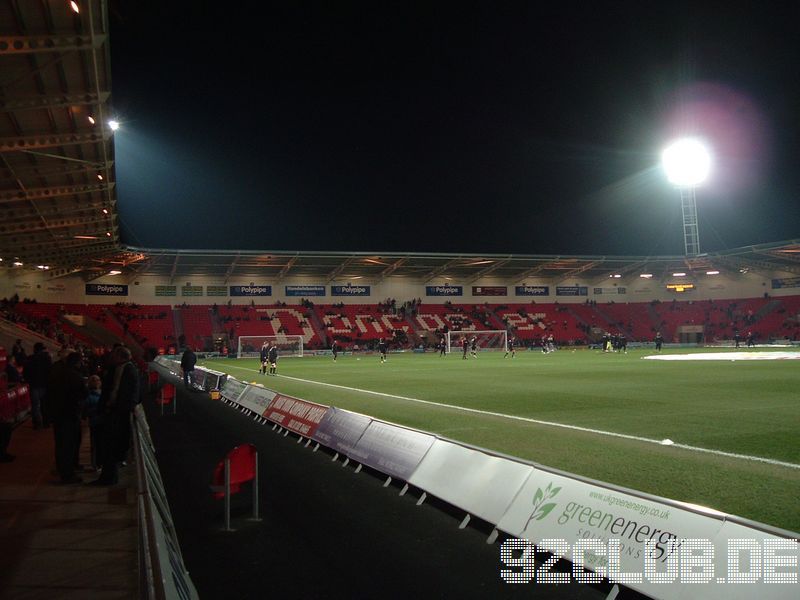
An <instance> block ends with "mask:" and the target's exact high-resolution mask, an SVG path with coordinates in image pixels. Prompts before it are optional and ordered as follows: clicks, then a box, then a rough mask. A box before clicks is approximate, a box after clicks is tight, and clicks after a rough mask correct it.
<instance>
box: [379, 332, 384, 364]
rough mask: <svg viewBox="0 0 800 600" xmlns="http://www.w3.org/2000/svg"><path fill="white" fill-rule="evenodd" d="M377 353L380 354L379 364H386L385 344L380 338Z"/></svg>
mask: <svg viewBox="0 0 800 600" xmlns="http://www.w3.org/2000/svg"><path fill="white" fill-rule="evenodd" d="M378 352H380V353H381V364H383V363H385V362H386V342H385V341H383V338H381V339H380V340H379V341H378Z"/></svg>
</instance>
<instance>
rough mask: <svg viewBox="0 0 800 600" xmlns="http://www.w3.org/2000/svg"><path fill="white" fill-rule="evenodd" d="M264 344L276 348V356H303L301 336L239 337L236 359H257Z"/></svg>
mask: <svg viewBox="0 0 800 600" xmlns="http://www.w3.org/2000/svg"><path fill="white" fill-rule="evenodd" d="M264 342H272V343H274V344H276V345H277V346H278V356H281V357H285V356H303V336H302V335H241V336H239V348H238V349H237V350H236V358H258V356H259V355H260V353H261V346H262V345H263V344H264Z"/></svg>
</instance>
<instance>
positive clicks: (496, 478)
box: [408, 439, 533, 524]
mask: <svg viewBox="0 0 800 600" xmlns="http://www.w3.org/2000/svg"><path fill="white" fill-rule="evenodd" d="M532 472H533V467H532V466H530V465H526V464H523V463H518V462H515V461H511V460H508V459H505V458H500V457H497V456H492V455H490V454H486V453H485V452H480V451H478V450H473V449H472V448H466V447H465V446H461V445H459V444H454V443H452V442H448V441H445V440H439V439H437V440H436V441H435V442H434V443H433V446H431V448H430V450H428V453H427V454H426V455H425V458H424V459H423V460H422V462H421V463H420V464H419V466H418V467H417V469H416V471H414V473H413V474H412V475H411V478H410V479H409V480H408V482H409V483H411V484H412V485H414V486H416V487H418V488H420V489H422V490H425V491H426V492H428V493H429V494H432V495H434V496H436V497H437V498H441V499H442V500H445V501H446V502H449V503H450V504H452V505H453V506H457V507H458V508H461V509H463V510H465V511H467V512H468V513H470V514H471V515H475V516H478V517H480V518H481V519H483V520H485V521H488V522H489V523H493V524H496V523H498V522H499V521H500V519H501V518H502V517H503V515H504V514H505V512H506V510H507V509H508V507H509V506H510V505H511V503H512V501H513V500H514V497H515V496H516V495H517V492H519V490H520V489H521V488H522V486H523V484H524V483H525V481H526V480H527V479H528V477H529V476H530V474H531V473H532Z"/></svg>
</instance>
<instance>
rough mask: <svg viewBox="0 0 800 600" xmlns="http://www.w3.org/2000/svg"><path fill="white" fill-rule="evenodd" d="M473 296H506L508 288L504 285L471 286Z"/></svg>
mask: <svg viewBox="0 0 800 600" xmlns="http://www.w3.org/2000/svg"><path fill="white" fill-rule="evenodd" d="M472 295H473V296H508V288H507V287H506V286H504V285H479V286H477V285H473V286H472Z"/></svg>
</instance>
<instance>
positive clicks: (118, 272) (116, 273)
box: [108, 271, 122, 275]
mask: <svg viewBox="0 0 800 600" xmlns="http://www.w3.org/2000/svg"><path fill="white" fill-rule="evenodd" d="M120 273H122V271H109V272H108V274H109V275H119V274H120Z"/></svg>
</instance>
